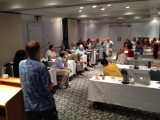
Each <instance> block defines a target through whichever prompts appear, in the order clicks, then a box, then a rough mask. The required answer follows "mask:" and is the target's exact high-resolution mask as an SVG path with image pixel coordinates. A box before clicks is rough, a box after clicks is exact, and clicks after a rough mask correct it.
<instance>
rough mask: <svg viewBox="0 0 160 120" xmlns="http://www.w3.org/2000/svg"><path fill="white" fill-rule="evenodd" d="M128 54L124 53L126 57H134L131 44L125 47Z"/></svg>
mask: <svg viewBox="0 0 160 120" xmlns="http://www.w3.org/2000/svg"><path fill="white" fill-rule="evenodd" d="M127 49H128V52H127V53H126V55H127V57H134V51H133V50H132V44H131V43H130V44H128V45H127Z"/></svg>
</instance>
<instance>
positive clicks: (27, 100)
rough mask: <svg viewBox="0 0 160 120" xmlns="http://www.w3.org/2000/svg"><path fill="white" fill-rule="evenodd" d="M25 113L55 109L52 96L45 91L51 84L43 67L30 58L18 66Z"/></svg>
mask: <svg viewBox="0 0 160 120" xmlns="http://www.w3.org/2000/svg"><path fill="white" fill-rule="evenodd" d="M19 73H20V80H21V86H22V92H23V99H24V105H25V111H43V110H48V109H51V108H53V107H55V102H54V101H55V100H54V98H53V94H52V93H51V92H49V91H47V87H48V86H49V85H51V84H52V82H51V78H50V75H49V72H48V70H47V68H46V67H45V65H44V64H43V63H41V62H39V61H35V60H32V59H30V58H28V59H26V60H23V61H21V62H20V64H19Z"/></svg>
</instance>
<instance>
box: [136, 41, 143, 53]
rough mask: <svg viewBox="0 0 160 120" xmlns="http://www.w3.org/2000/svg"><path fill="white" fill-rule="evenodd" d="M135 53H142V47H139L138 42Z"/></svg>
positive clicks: (138, 42)
mask: <svg viewBox="0 0 160 120" xmlns="http://www.w3.org/2000/svg"><path fill="white" fill-rule="evenodd" d="M135 52H139V53H143V47H142V46H141V43H140V41H137V42H136V47H135Z"/></svg>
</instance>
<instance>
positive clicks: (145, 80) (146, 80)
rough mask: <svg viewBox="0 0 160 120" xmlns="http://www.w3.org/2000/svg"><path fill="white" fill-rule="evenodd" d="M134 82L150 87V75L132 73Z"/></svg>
mask: <svg viewBox="0 0 160 120" xmlns="http://www.w3.org/2000/svg"><path fill="white" fill-rule="evenodd" d="M134 82H135V83H140V84H143V85H150V75H149V74H146V73H138V72H135V73H134Z"/></svg>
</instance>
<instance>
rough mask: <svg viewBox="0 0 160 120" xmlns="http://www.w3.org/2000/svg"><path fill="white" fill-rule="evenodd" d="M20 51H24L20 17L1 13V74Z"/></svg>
mask: <svg viewBox="0 0 160 120" xmlns="http://www.w3.org/2000/svg"><path fill="white" fill-rule="evenodd" d="M19 49H23V39H22V26H21V18H20V15H19V14H11V13H0V73H1V68H2V66H3V65H4V64H5V63H7V62H10V61H13V58H14V55H15V52H16V51H17V50H19ZM0 76H1V74H0Z"/></svg>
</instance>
